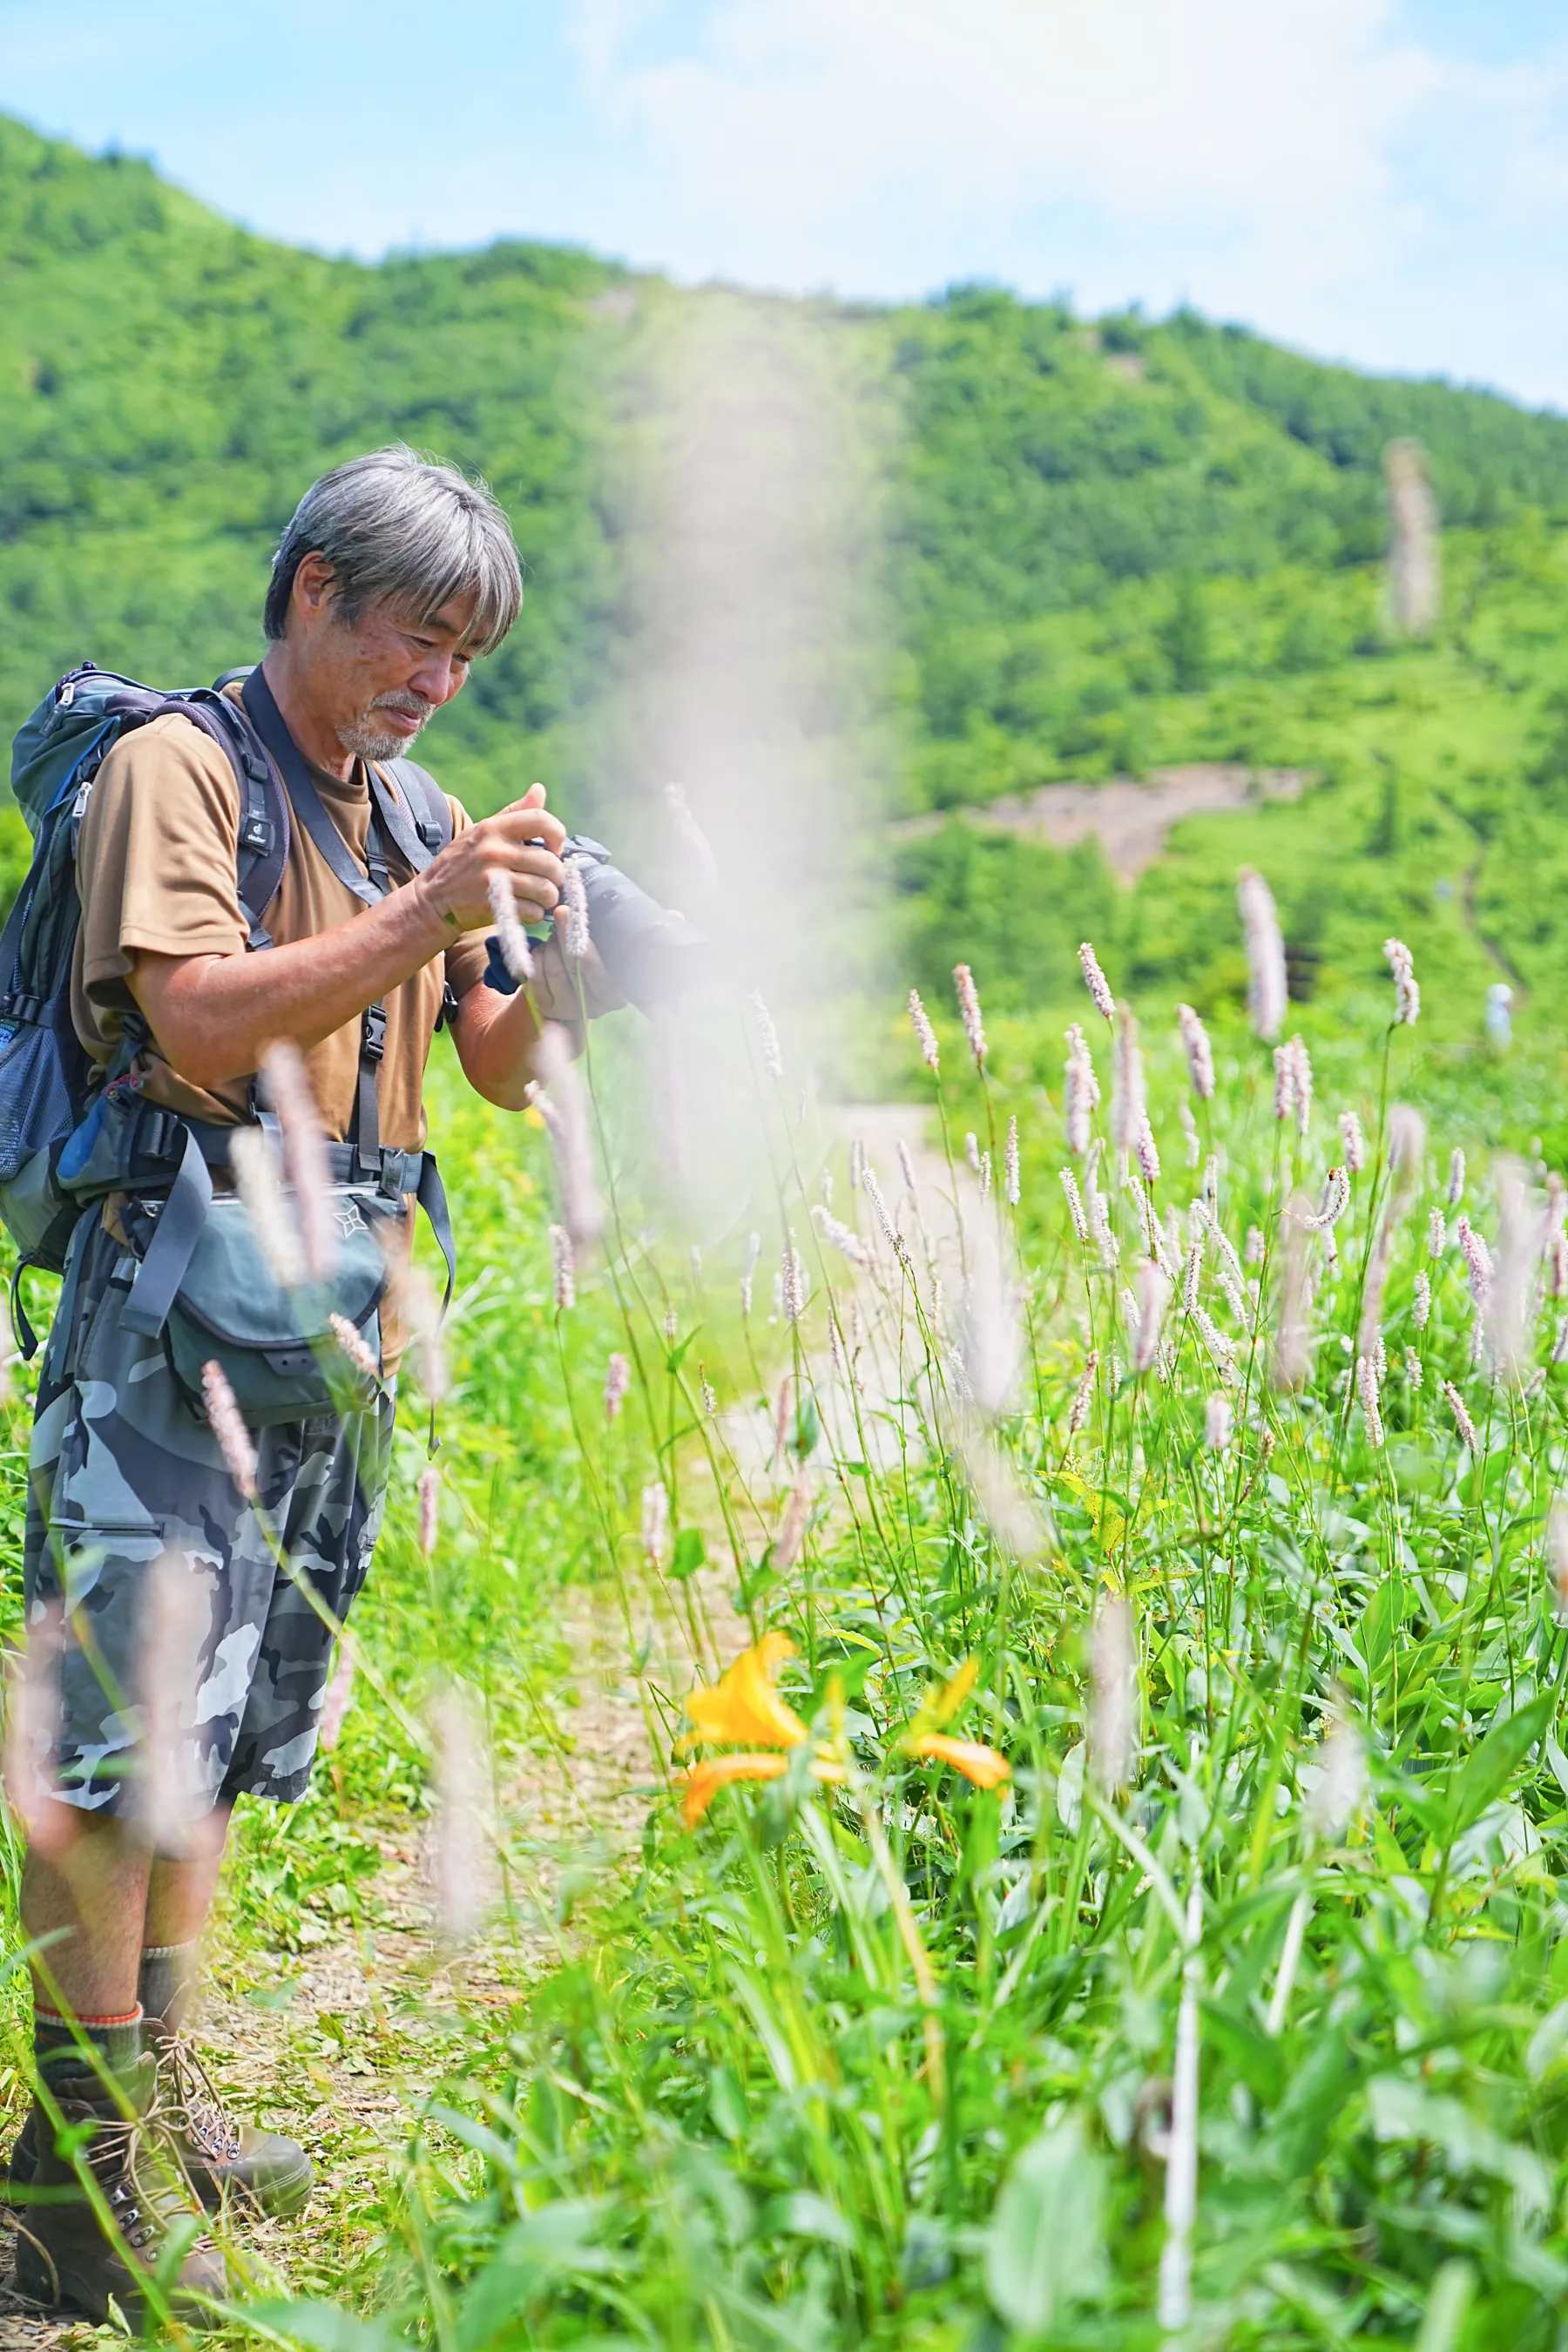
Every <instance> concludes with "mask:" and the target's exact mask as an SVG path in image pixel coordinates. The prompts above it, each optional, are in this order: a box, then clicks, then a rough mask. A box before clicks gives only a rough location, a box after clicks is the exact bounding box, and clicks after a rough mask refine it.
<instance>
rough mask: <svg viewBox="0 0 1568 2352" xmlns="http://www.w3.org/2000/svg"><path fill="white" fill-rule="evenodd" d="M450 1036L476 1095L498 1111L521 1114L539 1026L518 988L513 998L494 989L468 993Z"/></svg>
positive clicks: (532, 1074)
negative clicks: (492, 1104)
mask: <svg viewBox="0 0 1568 2352" xmlns="http://www.w3.org/2000/svg"><path fill="white" fill-rule="evenodd" d="M452 1035H453V1038H454V1040H455V1042H456V1044H457V1048H458V1060H459V1061H460V1062H461V1063H462V1066H463V1076H465V1077H466V1078H467V1079H468V1084H469V1085H470V1086H471V1087H473V1089H474V1091H475V1093H476V1094H481V1095H483V1097H484V1098H485V1100H486V1101H487V1102H492V1103H494V1104H496V1105H497V1107H498V1108H500V1109H501V1110H521V1108H522V1107H523V1097H524V1093H525V1090H526V1088H527V1087H528V1084H529V1081H530V1079H531V1078H532V1077H533V1076H535V1068H534V1054H535V1051H536V1049H537V1047H538V1045H539V1023H538V1021H537V1020H536V1018H535V1017H534V1012H533V1007H532V1005H531V1003H529V1000H528V997H527V995H526V994H525V992H523V991H522V990H521V988H520V989H519V990H518V992H517V994H516V995H515V996H501V995H499V994H498V993H497V992H496V991H495V990H494V989H493V988H484V987H479V988H470V989H469V991H468V994H467V995H466V996H465V997H464V999H463V1001H462V1003H461V1004H460V1005H459V1006H458V1018H457V1020H456V1022H455V1023H454V1024H453V1029H452Z"/></svg>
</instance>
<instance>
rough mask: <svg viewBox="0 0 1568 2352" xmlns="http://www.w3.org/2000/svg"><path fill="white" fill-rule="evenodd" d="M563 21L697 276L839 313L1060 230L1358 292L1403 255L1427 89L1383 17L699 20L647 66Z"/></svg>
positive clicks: (864, 2)
mask: <svg viewBox="0 0 1568 2352" xmlns="http://www.w3.org/2000/svg"><path fill="white" fill-rule="evenodd" d="M577 13H578V21H579V26H580V29H581V37H582V39H583V42H584V47H585V49H587V50H588V51H589V52H590V54H591V58H592V65H593V79H594V87H595V92H596V95H597V98H598V101H599V103H600V104H602V105H603V106H604V107H605V108H606V110H609V111H610V112H611V113H613V115H614V116H615V118H616V120H617V121H618V123H620V124H622V125H629V126H635V127H636V128H637V129H638V130H639V131H640V132H641V134H642V136H643V138H644V139H645V140H646V141H647V144H648V145H649V147H650V148H651V150H652V152H653V154H654V156H655V158H656V159H657V161H658V163H659V165H660V166H661V167H662V173H663V174H664V176H665V179H666V186H665V189H664V192H663V194H664V203H665V205H669V206H671V207H672V208H673V209H675V210H677V211H679V212H683V213H685V214H687V215H691V216H695V215H706V216H707V218H708V220H709V222H710V224H711V227H710V237H711V242H712V247H713V253H714V262H715V266H717V267H720V268H724V267H731V268H742V267H743V268H745V270H746V273H747V274H749V275H753V276H755V275H761V276H763V277H765V278H770V279H772V280H773V282H775V283H788V284H801V283H810V282H813V281H815V282H819V283H820V282H828V281H831V282H835V283H837V284H838V285H840V286H848V287H849V288H850V289H853V288H854V285H855V281H856V278H857V274H858V273H859V274H860V277H861V281H862V283H864V284H865V285H866V286H867V288H868V289H870V288H872V287H876V288H877V289H879V290H880V289H885V285H886V279H887V275H888V272H889V267H893V268H896V266H897V264H896V261H895V259H894V256H895V255H896V254H897V253H899V252H908V251H910V250H911V248H913V247H915V246H916V245H917V244H923V245H924V247H926V248H927V250H928V251H929V252H930V253H931V257H932V259H933V260H935V259H938V257H940V256H942V254H943V252H944V251H950V250H952V248H953V247H955V245H957V244H959V243H962V242H963V241H965V233H966V231H976V232H990V233H991V234H993V235H994V233H995V232H996V230H997V229H998V228H999V227H1006V226H1012V227H1015V228H1016V226H1018V225H1019V224H1020V222H1021V221H1023V220H1026V218H1027V217H1028V216H1029V215H1038V214H1040V213H1041V212H1043V211H1045V210H1047V209H1049V208H1053V207H1060V206H1063V205H1067V206H1071V207H1084V208H1089V209H1091V210H1092V211H1093V212H1095V213H1096V214H1098V215H1102V216H1103V217H1104V218H1105V219H1106V220H1107V221H1108V222H1109V223H1110V225H1111V226H1113V227H1115V226H1131V225H1134V224H1140V223H1142V224H1151V225H1154V226H1157V227H1158V228H1159V229H1160V230H1161V231H1162V232H1166V233H1171V234H1181V233H1183V232H1184V231H1190V230H1193V229H1201V230H1202V231H1203V232H1204V233H1205V235H1206V236H1215V235H1218V236H1221V237H1223V238H1228V239H1233V240H1235V241H1236V242H1237V244H1238V246H1240V247H1243V248H1245V249H1246V250H1247V253H1248V254H1249V256H1250V259H1251V266H1252V269H1253V270H1256V271H1259V272H1265V271H1268V270H1269V269H1276V270H1277V269H1280V268H1288V269H1289V270H1291V271H1293V272H1299V273H1305V274H1306V275H1308V276H1309V277H1317V278H1322V277H1327V276H1332V275H1334V274H1337V273H1338V272H1340V271H1342V270H1343V269H1345V268H1364V267H1365V266H1367V264H1368V262H1369V261H1370V260H1372V259H1373V258H1375V257H1378V256H1381V257H1384V258H1388V257H1392V256H1393V255H1394V253H1396V252H1397V251H1398V249H1399V248H1400V247H1402V245H1403V244H1404V243H1405V241H1406V240H1407V239H1408V238H1409V237H1410V236H1412V235H1413V234H1415V231H1416V228H1417V226H1418V224H1417V221H1416V219H1415V216H1414V215H1413V213H1412V209H1411V207H1410V206H1409V205H1407V204H1405V203H1403V202H1402V201H1401V200H1400V198H1399V196H1398V194H1397V193H1396V190H1395V186H1394V180H1393V177H1392V174H1391V171H1390V166H1389V161H1388V151H1389V146H1390V142H1392V141H1393V139H1394V137H1395V136H1396V135H1397V134H1398V133H1399V131H1401V129H1402V128H1403V126H1404V125H1405V123H1406V122H1407V121H1409V120H1410V119H1411V118H1412V116H1413V115H1414V114H1415V112H1416V110H1418V109H1419V108H1420V107H1421V106H1422V105H1423V103H1424V102H1425V101H1426V100H1428V99H1429V98H1430V97H1431V96H1432V95H1433V94H1434V92H1435V91H1436V89H1437V88H1438V87H1439V85H1440V83H1441V81H1442V78H1443V76H1442V68H1441V66H1440V63H1439V62H1438V60H1436V58H1434V57H1433V56H1432V55H1431V54H1430V53H1429V52H1428V51H1426V50H1425V49H1424V48H1422V47H1420V46H1418V45H1417V44H1416V43H1415V42H1414V41H1412V40H1411V39H1409V38H1408V37H1405V36H1404V35H1403V34H1402V32H1401V30H1400V27H1399V25H1398V22H1397V19H1396V17H1395V15H1394V9H1393V6H1392V5H1391V0H1266V5H1258V0H1074V4H1073V5H1063V0H966V5H953V0H715V5H710V7H709V8H708V9H707V10H706V12H705V14H704V16H703V17H702V18H701V20H700V23H699V24H698V26H697V28H696V31H695V33H694V34H691V33H690V32H688V37H687V39H686V40H685V42H684V43H683V44H682V43H670V42H668V40H667V41H666V43H665V46H664V53H663V54H662V55H658V54H656V55H654V56H652V57H651V58H650V57H649V56H648V55H647V51H648V49H649V47H650V46H654V44H655V43H656V42H657V37H658V36H657V25H654V26H651V27H650V18H652V17H653V16H654V15H655V12H653V11H650V10H649V9H648V8H647V5H638V0H577ZM650 31H651V34H652V38H651V39H650ZM926 274H927V276H928V277H929V275H930V274H931V273H930V271H929V270H928V272H927V273H926Z"/></svg>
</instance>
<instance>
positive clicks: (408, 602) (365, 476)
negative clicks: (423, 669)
mask: <svg viewBox="0 0 1568 2352" xmlns="http://www.w3.org/2000/svg"><path fill="white" fill-rule="evenodd" d="M311 554H321V555H324V556H325V557H326V559H327V562H329V563H330V564H331V567H332V573H333V577H334V579H335V580H336V583H337V592H338V593H337V608H338V611H339V613H340V614H341V615H342V619H343V620H344V621H346V622H348V623H350V624H351V625H352V624H353V622H355V621H357V620H358V618H359V616H360V614H361V612H362V611H363V607H364V605H365V604H366V603H367V602H372V601H377V600H380V599H382V598H385V599H387V600H388V601H389V602H391V603H392V604H396V605H398V606H399V607H401V608H402V609H403V610H405V611H406V612H408V613H410V614H413V615H414V616H415V618H416V619H417V620H419V621H429V620H431V619H433V618H434V616H435V614H437V613H438V612H439V611H440V609H441V607H442V605H443V604H449V603H450V601H451V599H452V598H453V597H454V596H472V597H473V598H474V599H475V606H474V619H473V626H472V628H471V629H470V630H469V632H468V642H469V643H470V644H471V645H472V646H473V647H474V650H475V651H476V652H477V653H481V654H491V653H494V651H495V649H496V647H497V646H499V645H500V642H501V639H502V638H503V637H504V636H505V635H506V633H507V631H508V630H509V629H510V627H511V625H512V623H513V622H514V621H515V620H516V618H517V616H518V614H519V612H520V611H521V606H522V572H521V566H520V565H519V562H518V560H517V549H516V546H515V545H514V543H513V541H512V536H511V525H510V523H509V522H508V520H507V519H506V515H505V513H504V512H503V510H502V509H501V507H500V505H499V503H498V502H497V500H496V499H495V498H494V496H493V495H492V493H491V491H490V489H489V485H488V484H487V483H485V482H482V481H477V480H476V481H470V480H469V479H468V476H467V475H465V474H460V473H459V472H458V468H457V467H456V466H444V465H441V464H440V463H439V462H438V461H437V459H435V458H433V457H420V455H419V453H418V451H417V450H415V449H410V448H408V447H406V446H405V445H404V444H403V443H402V442H394V443H393V444H392V446H390V447H388V448H385V449H373V450H372V451H371V453H370V455H369V456H368V457H351V458H350V459H349V461H348V463H347V465H344V466H334V467H332V470H331V473H330V474H323V475H322V476H321V480H320V481H318V482H312V483H311V485H310V488H309V489H308V490H307V491H306V493H305V495H304V497H303V498H302V499H300V503H299V506H298V507H297V508H296V509H295V511H294V519H293V520H292V521H291V522H290V523H289V528H288V530H286V531H285V532H284V534H283V537H282V539H281V540H280V541H279V547H278V552H277V554H276V555H275V556H274V557H273V559H272V578H271V580H270V582H269V583H268V589H267V602H266V604H265V605H264V606H263V608H262V615H261V625H262V627H263V628H264V630H265V631H266V633H267V635H268V637H269V638H271V639H274V640H276V639H277V638H279V637H280V636H281V635H283V632H284V629H285V628H286V626H287V625H288V620H289V597H290V596H291V595H292V593H293V589H294V574H295V573H296V572H298V571H299V569H300V564H301V563H302V562H304V560H305V558H306V556H307V555H311Z"/></svg>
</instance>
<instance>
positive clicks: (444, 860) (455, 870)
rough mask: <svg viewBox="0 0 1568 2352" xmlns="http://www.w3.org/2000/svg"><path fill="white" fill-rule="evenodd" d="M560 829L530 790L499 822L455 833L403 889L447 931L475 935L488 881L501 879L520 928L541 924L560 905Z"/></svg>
mask: <svg viewBox="0 0 1568 2352" xmlns="http://www.w3.org/2000/svg"><path fill="white" fill-rule="evenodd" d="M565 838H566V828H565V826H564V825H563V824H562V822H561V819H560V818H559V817H558V816H552V814H551V813H550V811H549V810H548V809H547V808H546V807H545V805H544V787H543V785H542V784H533V785H531V787H530V789H529V790H528V791H527V792H526V793H524V794H523V796H522V798H521V800H520V801H513V803H511V806H510V808H504V809H502V811H501V813H500V815H499V816H487V817H483V818H481V819H480V821H479V824H471V825H469V826H468V828H467V830H466V831H464V832H462V833H459V834H458V835H457V836H456V837H455V838H454V839H453V840H452V841H450V842H448V844H447V847H446V848H445V849H443V850H442V852H441V854H440V856H438V857H433V858H432V859H431V861H430V863H429V865H428V866H426V868H425V871H424V873H423V874H421V875H420V876H419V877H418V878H417V879H416V881H415V882H414V883H412V884H411V885H410V886H409V887H410V888H412V889H413V890H415V891H416V893H417V894H418V896H419V898H420V900H421V903H422V904H423V905H424V906H426V907H427V908H430V909H431V911H432V912H433V913H435V914H437V915H439V916H440V918H441V919H442V920H443V922H445V924H446V925H447V929H449V930H457V931H477V930H479V929H483V928H485V927H487V926H488V925H489V922H490V921H491V915H490V890H489V883H490V876H491V875H492V874H501V875H504V876H505V877H507V879H508V880H509V881H510V884H511V887H512V891H513V894H514V896H515V897H516V899H517V919H518V921H519V922H520V923H523V924H528V923H547V922H548V921H549V920H550V918H551V916H552V914H553V912H554V910H555V908H556V907H557V906H558V905H559V904H560V901H561V845H562V844H563V841H564V840H565Z"/></svg>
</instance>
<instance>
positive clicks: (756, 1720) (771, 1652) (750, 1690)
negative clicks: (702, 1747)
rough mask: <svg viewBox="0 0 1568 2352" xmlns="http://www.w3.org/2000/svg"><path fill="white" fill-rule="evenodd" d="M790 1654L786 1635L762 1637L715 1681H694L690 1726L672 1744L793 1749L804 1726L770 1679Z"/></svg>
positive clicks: (688, 1703)
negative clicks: (751, 1744)
mask: <svg viewBox="0 0 1568 2352" xmlns="http://www.w3.org/2000/svg"><path fill="white" fill-rule="evenodd" d="M794 1654H795V1653H794V1644H793V1643H791V1641H790V1640H789V1637H788V1635H787V1634H784V1633H764V1634H763V1638H762V1640H761V1641H760V1642H757V1643H753V1644H752V1648H751V1649H749V1650H742V1653H741V1654H740V1656H739V1657H738V1658H737V1659H736V1660H735V1663H734V1664H733V1665H732V1666H731V1667H729V1668H728V1670H727V1671H726V1672H725V1673H724V1674H722V1675H721V1676H720V1677H719V1680H718V1681H717V1682H716V1683H712V1684H706V1683H699V1684H698V1685H696V1687H695V1688H694V1689H693V1690H692V1691H690V1692H689V1694H688V1696H687V1701H686V1712H687V1714H688V1715H689V1717H690V1718H691V1722H692V1726H693V1728H692V1729H691V1730H690V1731H689V1732H688V1733H686V1735H685V1737H684V1738H682V1739H680V1740H679V1743H678V1745H679V1747H680V1748H690V1747H693V1746H695V1745H696V1743H697V1742H698V1741H699V1740H708V1739H710V1740H722V1741H726V1742H728V1741H731V1740H733V1741H734V1742H735V1743H736V1744H737V1745H739V1744H740V1743H741V1742H742V1740H744V1741H748V1742H754V1743H756V1744H757V1745H759V1746H761V1747H763V1748H798V1747H799V1746H800V1743H801V1741H802V1740H803V1739H805V1738H806V1737H807V1732H806V1727H805V1724H804V1723H802V1721H801V1719H800V1717H799V1716H798V1715H796V1713H795V1709H794V1708H793V1707H792V1706H785V1704H784V1700H783V1699H782V1698H780V1696H779V1695H778V1693H777V1691H775V1690H774V1688H773V1675H775V1674H776V1673H777V1671H778V1669H779V1667H780V1666H781V1665H782V1664H784V1660H785V1658H788V1657H792V1656H793V1655H794ZM780 1769H783V1768H782V1767H781V1768H780ZM752 1777H755V1776H752Z"/></svg>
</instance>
